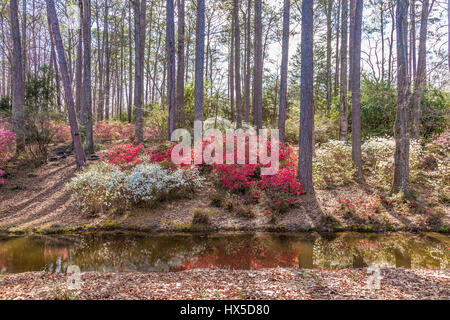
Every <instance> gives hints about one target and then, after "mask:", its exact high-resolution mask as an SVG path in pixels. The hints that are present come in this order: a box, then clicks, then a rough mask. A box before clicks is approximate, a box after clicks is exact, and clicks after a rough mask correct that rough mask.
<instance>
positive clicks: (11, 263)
mask: <svg viewBox="0 0 450 320" xmlns="http://www.w3.org/2000/svg"><path fill="white" fill-rule="evenodd" d="M449 248H450V237H449V236H448V235H443V234H437V233H424V234H407V233H388V234H373V233H372V234H361V233H334V234H317V233H296V234H276V233H274V234H272V233H223V234H158V235H149V234H142V233H89V234H81V235H59V236H27V237H1V236H0V271H2V273H19V272H28V271H48V272H65V271H66V269H67V267H68V266H69V265H77V266H78V267H79V268H80V270H81V271H82V272H84V271H98V272H125V271H137V272H153V271H158V272H169V271H182V270H187V269H194V268H222V269H262V268H274V267H278V266H280V267H288V268H309V269H340V268H361V267H366V266H369V265H371V264H377V265H378V266H380V267H390V268H395V267H403V268H427V269H446V268H449V258H450V251H449Z"/></svg>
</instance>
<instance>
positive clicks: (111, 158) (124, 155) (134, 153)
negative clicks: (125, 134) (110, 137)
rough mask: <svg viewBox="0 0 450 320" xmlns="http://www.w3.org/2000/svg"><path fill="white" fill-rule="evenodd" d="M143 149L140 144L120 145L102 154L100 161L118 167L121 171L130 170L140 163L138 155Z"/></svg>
mask: <svg viewBox="0 0 450 320" xmlns="http://www.w3.org/2000/svg"><path fill="white" fill-rule="evenodd" d="M143 148H144V145H143V144H142V143H140V144H138V145H132V144H126V145H121V146H118V147H115V148H112V149H109V150H107V151H105V152H103V153H102V154H101V159H102V160H103V161H106V162H109V163H111V164H113V165H116V166H118V167H119V168H120V169H121V170H126V169H131V168H134V167H135V166H136V165H137V164H138V163H141V162H142V160H141V158H140V157H139V154H140V151H141V150H142V149H143Z"/></svg>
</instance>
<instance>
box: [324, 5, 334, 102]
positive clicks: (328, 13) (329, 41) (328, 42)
mask: <svg viewBox="0 0 450 320" xmlns="http://www.w3.org/2000/svg"><path fill="white" fill-rule="evenodd" d="M325 4H326V13H327V110H330V109H331V99H332V92H331V90H332V88H331V86H332V83H331V12H332V11H333V1H332V0H328V1H326V2H325Z"/></svg>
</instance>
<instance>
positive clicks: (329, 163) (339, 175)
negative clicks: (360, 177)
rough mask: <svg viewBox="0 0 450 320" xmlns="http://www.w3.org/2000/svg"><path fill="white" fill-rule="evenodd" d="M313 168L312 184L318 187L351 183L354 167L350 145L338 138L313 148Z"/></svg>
mask: <svg viewBox="0 0 450 320" xmlns="http://www.w3.org/2000/svg"><path fill="white" fill-rule="evenodd" d="M313 170H314V173H313V178H314V185H315V186H316V187H317V188H319V189H327V188H334V187H338V186H343V185H347V184H350V183H352V182H353V179H354V175H355V169H354V168H353V162H352V147H351V145H350V144H347V143H345V142H343V141H338V140H330V141H328V142H326V143H323V144H322V145H320V147H319V148H316V150H315V156H314V159H313Z"/></svg>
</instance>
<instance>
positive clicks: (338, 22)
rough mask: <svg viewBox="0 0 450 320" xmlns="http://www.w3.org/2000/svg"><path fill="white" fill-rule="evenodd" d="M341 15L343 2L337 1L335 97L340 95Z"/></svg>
mask: <svg viewBox="0 0 450 320" xmlns="http://www.w3.org/2000/svg"><path fill="white" fill-rule="evenodd" d="M340 15H341V1H340V0H337V12H336V67H335V73H334V97H335V98H336V97H337V96H338V94H339V62H340V60H339V36H340Z"/></svg>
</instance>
